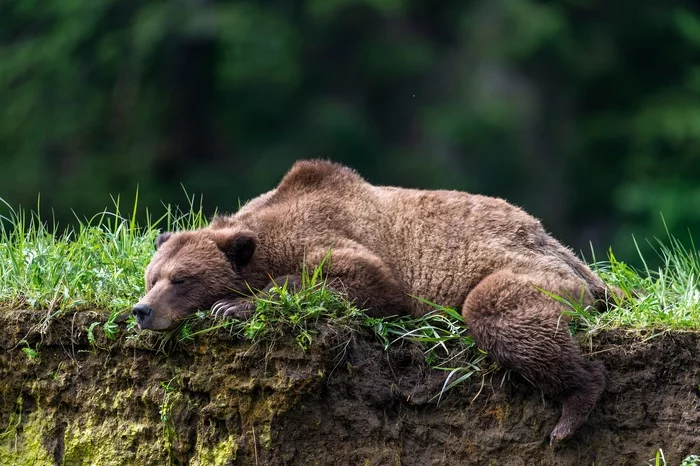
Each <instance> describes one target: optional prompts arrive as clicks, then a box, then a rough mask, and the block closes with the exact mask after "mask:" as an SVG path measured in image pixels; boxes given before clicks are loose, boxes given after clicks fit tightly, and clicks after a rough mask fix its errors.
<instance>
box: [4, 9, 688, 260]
mask: <svg viewBox="0 0 700 466" xmlns="http://www.w3.org/2000/svg"><path fill="white" fill-rule="evenodd" d="M699 58H700V7H698V6H697V5H694V4H691V3H688V2H681V1H677V0H672V1H670V2H658V1H652V0H638V1H634V2H632V1H629V0H621V1H617V2H602V1H594V0H562V1H536V0H491V1H486V0H471V1H466V0H459V1H458V0H444V1H440V2H435V1H430V0H306V1H301V0H255V1H254V0H250V1H208V0H171V1H156V0H148V1H143V0H140V1H137V0H92V1H85V0H83V1H79V0H61V1H60V2H48V3H46V2H39V1H37V0H15V1H3V2H0V102H2V110H1V111H0V197H1V198H3V199H5V201H7V202H9V203H10V204H11V205H14V206H16V205H18V204H22V205H25V206H27V205H29V206H31V205H34V204H35V203H36V198H37V193H41V197H42V205H43V207H44V208H49V207H50V208H52V209H53V210H54V213H55V216H56V217H57V219H58V220H59V221H60V222H62V223H66V222H71V221H73V214H72V213H71V210H73V211H75V212H76V214H77V215H78V216H79V217H81V218H82V217H83V216H85V215H91V214H93V213H95V212H96V211H98V210H101V209H102V208H103V207H105V206H106V205H108V204H109V203H110V200H109V194H121V195H122V202H123V201H124V199H128V197H129V196H132V197H133V195H134V193H135V191H136V186H137V184H138V185H140V197H141V204H142V205H144V204H146V205H149V206H150V207H153V206H157V205H159V204H160V201H161V200H162V201H164V202H171V203H178V202H183V201H185V200H186V199H185V196H184V195H183V193H182V188H181V184H182V186H184V187H185V188H186V189H187V190H188V191H189V192H195V193H203V194H204V198H205V206H208V207H209V208H210V210H213V209H214V207H217V206H218V207H219V208H220V209H221V210H223V211H232V210H235V209H236V206H237V205H238V200H239V199H241V200H245V199H247V198H249V197H252V196H254V195H256V194H258V193H260V192H262V191H264V190H267V189H269V188H270V187H272V186H274V185H275V184H276V182H277V181H278V180H279V178H280V176H281V175H282V174H283V172H284V171H285V170H286V169H287V168H288V167H289V165H290V164H291V163H292V162H293V161H294V160H296V159H298V158H304V157H324V158H332V159H334V160H338V161H342V162H345V163H348V164H350V165H352V166H353V167H355V168H357V169H358V170H359V171H360V172H361V173H362V174H363V175H365V176H366V177H367V178H368V179H369V180H370V181H372V182H376V183H382V184H399V185H403V186H413V187H422V188H448V189H462V190H468V191H474V192H481V193H484V194H491V195H498V196H501V197H505V198H507V199H508V200H510V201H512V202H514V203H516V204H519V205H522V206H524V207H525V208H526V209H527V210H528V211H530V212H531V213H533V214H535V215H537V216H539V217H541V218H542V219H543V221H544V223H545V225H546V226H547V227H548V228H549V229H550V230H552V231H553V232H554V233H555V235H556V236H558V237H560V238H561V239H563V240H564V241H565V242H567V243H569V244H571V245H573V246H574V247H575V248H577V249H579V248H580V249H584V250H585V251H587V250H588V242H589V241H593V243H594V245H595V246H596V247H597V249H598V251H599V252H600V251H603V250H605V249H606V248H607V246H608V245H610V244H613V245H614V247H615V249H616V250H617V251H618V253H617V256H618V257H622V258H626V259H628V260H634V258H633V256H634V254H633V252H634V245H633V243H632V241H630V239H631V234H635V235H636V236H637V237H640V238H643V237H652V236H654V235H656V236H665V232H664V226H663V222H662V217H661V215H660V213H663V215H664V218H665V221H666V224H667V226H668V228H669V230H670V231H671V232H672V233H674V234H676V235H678V236H679V237H680V238H686V237H687V234H686V230H687V229H691V230H695V231H699V227H700V182H699V181H700V60H699ZM696 236H699V235H696Z"/></svg>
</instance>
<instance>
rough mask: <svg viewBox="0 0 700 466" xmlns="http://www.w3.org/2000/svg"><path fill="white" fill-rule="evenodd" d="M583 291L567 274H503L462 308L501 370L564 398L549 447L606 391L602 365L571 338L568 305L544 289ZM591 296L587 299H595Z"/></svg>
mask: <svg viewBox="0 0 700 466" xmlns="http://www.w3.org/2000/svg"><path fill="white" fill-rule="evenodd" d="M581 287H582V282H581V281H579V280H576V279H575V278H574V277H569V276H566V275H559V274H556V275H555V274H552V275H546V274H533V275H526V274H519V273H514V272H513V271H511V270H501V271H498V272H495V273H493V274H491V275H489V276H487V277H486V278H485V279H484V280H482V281H481V282H480V283H479V284H478V285H477V286H476V287H475V288H474V289H473V290H472V291H471V292H470V293H469V295H468V296H467V299H466V300H465V303H464V307H463V310H462V314H463V316H464V319H465V321H466V323H467V325H468V327H469V330H470V332H471V334H472V336H473V337H474V340H475V341H476V343H477V344H478V345H479V346H480V347H481V348H483V349H485V350H486V351H488V352H489V354H490V355H491V356H492V357H493V358H494V359H495V360H496V361H498V362H499V363H500V364H501V365H502V366H503V367H505V368H507V369H512V370H515V371H517V372H519V373H520V374H522V375H523V376H525V377H526V378H527V379H528V380H530V381H531V382H533V383H534V384H535V385H537V386H538V387H539V388H541V389H542V390H544V391H545V392H546V393H549V394H551V395H554V396H557V397H559V398H561V399H562V401H563V409H562V415H561V418H560V419H559V422H558V423H557V425H556V427H555V428H554V430H553V431H552V433H551V435H550V443H553V442H556V441H559V440H563V439H566V438H568V437H570V436H571V435H573V434H574V432H576V430H577V429H578V428H579V427H580V426H581V425H582V424H583V423H584V422H585V420H586V419H587V418H588V414H589V413H590V412H591V410H592V409H593V407H594V406H595V404H596V402H597V401H598V398H600V395H601V394H602V393H603V390H604V388H605V369H604V366H603V364H602V363H600V362H597V361H588V360H587V359H586V358H585V357H584V356H583V354H582V353H581V349H580V348H579V347H578V345H577V344H576V343H575V342H574V341H573V339H572V338H571V337H570V335H569V329H568V319H567V318H565V316H562V311H564V310H565V308H564V306H563V305H562V304H561V303H559V302H557V301H556V300H555V299H553V298H552V297H550V296H547V294H545V293H543V292H542V291H541V289H544V290H548V291H550V292H552V293H555V294H558V295H560V296H580V295H581V290H582V288H581ZM538 288H540V289H538ZM589 294H590V293H587V294H586V295H585V301H590V300H592V298H591V297H590V296H588V295H589Z"/></svg>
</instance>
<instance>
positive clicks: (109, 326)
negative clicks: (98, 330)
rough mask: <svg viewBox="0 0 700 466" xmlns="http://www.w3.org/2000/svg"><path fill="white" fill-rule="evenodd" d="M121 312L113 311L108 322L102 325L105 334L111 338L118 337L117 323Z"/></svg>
mask: <svg viewBox="0 0 700 466" xmlns="http://www.w3.org/2000/svg"><path fill="white" fill-rule="evenodd" d="M119 314H120V313H119V312H117V311H112V312H111V313H110V315H109V319H107V322H105V323H104V324H103V325H102V330H104V332H105V336H106V337H107V338H109V339H110V340H114V339H116V338H117V334H118V333H119V325H117V323H116V320H117V317H119Z"/></svg>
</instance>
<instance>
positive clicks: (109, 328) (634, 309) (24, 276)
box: [0, 193, 700, 390]
mask: <svg viewBox="0 0 700 466" xmlns="http://www.w3.org/2000/svg"><path fill="white" fill-rule="evenodd" d="M136 199H137V201H136V202H135V204H134V207H133V208H132V209H131V210H130V211H129V212H128V214H126V215H125V214H124V213H122V212H121V210H120V204H119V199H118V198H117V199H115V200H114V206H113V208H112V210H111V211H109V210H106V211H104V212H102V213H100V214H98V215H95V216H93V217H92V218H89V219H78V218H77V219H76V223H75V224H76V226H75V227H69V228H65V229H63V230H59V229H58V226H57V225H56V224H55V222H51V223H47V222H45V221H44V220H43V219H41V218H40V217H39V216H38V214H36V213H33V212H30V213H27V212H26V211H24V210H15V209H13V208H11V206H9V205H8V204H7V203H4V201H2V200H1V199H0V203H2V204H4V206H5V207H6V210H7V212H8V214H7V215H5V216H0V312H3V311H9V310H13V309H20V308H26V309H38V310H46V318H45V324H46V325H48V324H49V323H50V321H51V320H52V319H53V318H54V317H55V316H57V315H60V314H61V313H68V312H74V311H77V310H81V309H95V308H97V309H106V310H109V311H110V312H111V315H110V318H109V319H108V320H107V321H106V322H104V323H100V324H101V326H102V329H103V331H104V333H105V335H106V336H107V337H109V338H115V337H116V336H117V334H118V333H119V331H120V330H119V326H118V324H117V323H116V320H117V317H118V316H119V315H120V314H122V313H128V314H129V315H130V310H131V307H132V305H133V303H135V302H137V301H138V300H139V298H140V297H141V296H142V294H143V292H144V284H143V271H144V269H145V267H146V265H147V264H148V262H149V260H150V258H151V256H152V255H153V252H154V242H155V238H156V236H157V235H158V233H160V232H161V231H173V230H184V229H193V228H198V227H202V226H204V225H206V224H207V219H206V217H205V216H204V215H203V213H202V207H201V201H200V203H199V204H198V205H197V204H196V203H195V199H194V197H188V209H187V210H185V211H181V210H179V209H177V208H172V207H170V206H165V213H164V214H163V215H161V216H160V217H158V218H157V219H155V220H153V219H152V216H151V215H150V214H149V212H148V211H146V218H147V221H146V222H145V225H143V226H141V225H138V224H137V222H136V215H137V211H138V193H137V196H136ZM37 210H38V209H37ZM635 244H636V242H635ZM654 246H655V250H656V253H657V254H658V255H659V257H660V259H661V266H660V267H658V268H656V269H650V268H649V267H648V266H647V265H646V264H647V263H648V261H647V260H645V257H644V256H643V255H642V254H641V252H640V258H641V262H642V264H644V267H643V269H642V270H636V269H634V268H633V267H631V266H629V265H628V264H626V263H625V262H623V261H620V260H618V259H617V258H616V257H615V255H614V254H613V253H612V251H610V252H609V257H608V259H607V260H604V261H596V260H595V258H594V263H593V264H592V268H593V269H594V270H595V271H596V272H597V273H598V274H599V275H600V276H601V277H602V278H603V280H604V281H606V282H607V283H608V284H610V285H612V286H615V287H617V288H618V289H619V290H621V293H622V295H623V296H624V298H623V299H616V300H615V304H614V305H613V306H612V309H611V310H609V311H608V312H605V313H603V314H598V313H596V312H592V311H591V310H590V309H586V308H581V307H580V306H577V305H576V304H574V303H572V304H571V305H570V307H571V309H570V310H569V311H566V313H568V314H571V315H573V316H574V319H573V322H574V327H575V328H576V329H585V330H588V331H595V330H599V329H602V328H613V327H626V328H635V329H653V330H669V329H689V330H697V329H700V285H699V284H698V280H699V277H700V257H699V256H698V251H697V250H696V248H695V245H694V243H692V240H691V247H690V248H687V247H685V246H683V244H682V243H681V242H680V241H678V240H677V239H676V238H673V237H670V236H669V237H668V238H667V240H666V241H664V242H661V241H657V242H656V243H654ZM637 250H638V251H640V248H639V247H637ZM557 299H561V298H557ZM433 306H434V307H435V312H434V313H431V314H429V315H426V316H423V317H420V318H417V319H415V318H409V317H397V318H392V319H371V318H368V317H367V316H365V315H364V314H363V313H362V312H361V311H360V310H358V309H357V308H355V307H354V306H352V305H351V304H350V303H348V302H347V301H345V300H344V299H343V298H342V296H339V295H337V294H335V293H333V292H331V291H329V290H328V289H327V288H326V287H325V282H324V280H323V277H322V276H321V274H320V271H319V270H315V271H309V273H308V274H307V275H306V282H305V284H304V289H303V291H302V292H300V293H296V294H293V293H289V292H288V291H287V289H286V284H279V286H278V287H277V288H275V289H274V290H273V291H272V293H270V295H268V296H267V297H265V298H263V299H260V300H259V301H258V304H257V309H256V311H255V314H254V316H253V317H252V318H251V319H250V320H248V321H245V322H241V321H236V320H228V321H218V322H215V321H212V320H211V319H210V318H208V316H207V314H206V313H203V312H200V313H197V314H195V315H193V316H192V317H191V318H189V319H187V320H186V321H185V322H183V324H182V325H181V326H180V328H179V329H178V330H177V332H172V333H171V334H168V335H167V336H166V337H165V340H167V339H172V338H176V339H177V340H178V341H181V342H187V341H190V340H192V339H194V338H196V337H197V335H199V334H202V333H206V332H209V331H213V330H216V329H219V328H222V327H225V328H227V329H228V330H229V331H230V332H231V333H233V334H235V335H237V336H239V337H241V338H244V339H248V340H251V341H253V342H257V341H261V340H264V339H267V340H274V339H275V338H277V337H278V336H280V335H281V334H290V333H291V334H293V335H294V336H295V338H296V340H297V343H298V345H299V346H300V347H301V348H303V349H306V348H308V346H309V345H310V344H311V342H312V341H313V338H314V335H315V333H316V332H317V331H318V330H317V325H316V323H317V321H318V320H319V319H325V320H330V321H331V322H332V323H333V324H334V325H336V326H346V327H347V328H352V329H357V328H360V327H363V328H369V329H371V330H372V331H373V333H374V334H375V335H376V337H377V338H378V339H379V340H380V341H381V342H382V343H383V344H384V345H385V347H388V346H390V345H392V344H396V343H398V342H401V341H405V340H411V341H415V342H419V343H420V344H421V345H423V347H424V350H425V354H426V359H427V360H428V362H430V363H431V364H432V365H433V366H434V367H436V368H437V369H440V370H444V371H447V372H449V374H448V377H447V381H446V382H445V386H444V387H443V388H444V389H445V390H447V389H449V388H451V387H452V386H454V385H456V384H458V383H460V382H461V381H463V380H464V379H465V378H468V377H469V376H471V375H472V374H474V373H477V372H480V373H483V372H484V371H487V370H489V368H488V367H486V366H485V363H484V362H483V361H484V354H482V353H480V352H479V351H477V350H476V348H475V347H474V342H473V341H472V339H471V337H470V336H469V335H468V334H467V333H466V329H465V327H464V326H463V322H462V319H461V316H460V315H459V313H458V312H456V311H455V310H452V309H447V308H444V307H441V306H439V305H433ZM129 319H130V325H129V327H128V328H129V331H130V332H132V335H130V337H135V336H136V335H137V334H136V331H135V330H133V328H134V327H135V322H134V321H133V318H131V317H129ZM94 328H95V324H92V325H91V326H90V328H89V329H88V333H89V335H90V336H92V335H93V331H94ZM93 341H94V337H93ZM30 349H31V348H30Z"/></svg>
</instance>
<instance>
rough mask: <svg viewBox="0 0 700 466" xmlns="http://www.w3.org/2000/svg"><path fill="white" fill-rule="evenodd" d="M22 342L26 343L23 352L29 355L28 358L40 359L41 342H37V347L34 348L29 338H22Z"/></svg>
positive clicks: (31, 359)
mask: <svg viewBox="0 0 700 466" xmlns="http://www.w3.org/2000/svg"><path fill="white" fill-rule="evenodd" d="M20 344H24V345H25V346H24V348H22V352H23V353H24V354H25V355H26V356H27V358H28V359H29V360H30V361H36V360H38V359H39V356H40V355H39V344H38V343H37V345H36V347H35V348H32V347H31V346H30V345H29V342H28V341H27V340H21V341H20Z"/></svg>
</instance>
